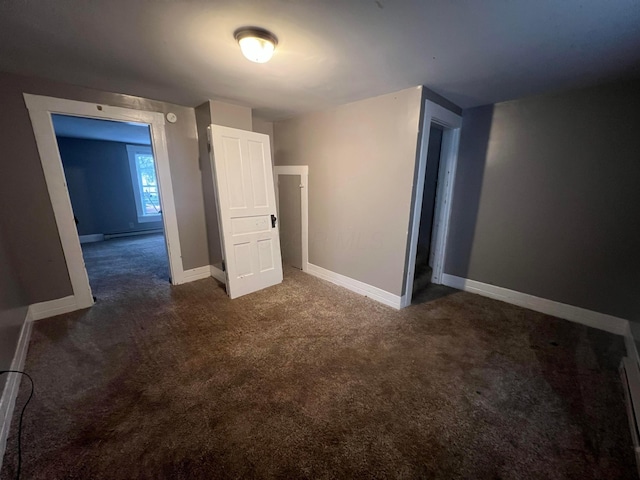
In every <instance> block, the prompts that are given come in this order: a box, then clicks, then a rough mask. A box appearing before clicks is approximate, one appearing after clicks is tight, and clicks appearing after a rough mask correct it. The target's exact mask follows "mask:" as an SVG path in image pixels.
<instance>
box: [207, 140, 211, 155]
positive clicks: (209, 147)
mask: <svg viewBox="0 0 640 480" xmlns="http://www.w3.org/2000/svg"><path fill="white" fill-rule="evenodd" d="M207 152H209V153H211V142H207Z"/></svg>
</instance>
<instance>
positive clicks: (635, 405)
mask: <svg viewBox="0 0 640 480" xmlns="http://www.w3.org/2000/svg"><path fill="white" fill-rule="evenodd" d="M620 377H621V378H622V386H623V390H624V396H625V400H626V404H627V417H628V418H629V428H630V429H631V439H632V440H633V451H634V454H635V457H636V467H637V468H638V475H639V476H640V430H638V419H640V367H639V366H638V362H637V361H636V360H633V359H631V358H629V357H625V358H623V359H622V362H621V363H620Z"/></svg>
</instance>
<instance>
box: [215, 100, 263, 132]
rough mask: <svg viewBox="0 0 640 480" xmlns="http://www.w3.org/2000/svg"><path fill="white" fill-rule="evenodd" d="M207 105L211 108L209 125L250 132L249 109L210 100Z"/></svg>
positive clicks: (250, 118)
mask: <svg viewBox="0 0 640 480" xmlns="http://www.w3.org/2000/svg"><path fill="white" fill-rule="evenodd" d="M209 104H210V107H211V123H213V124H215V125H224V126H225V127H231V128H239V129H240V130H248V131H249V132H251V131H252V129H253V117H252V112H251V109H250V108H249V107H241V106H240V105H233V104H231V103H225V102H219V101H217V100H210V101H209Z"/></svg>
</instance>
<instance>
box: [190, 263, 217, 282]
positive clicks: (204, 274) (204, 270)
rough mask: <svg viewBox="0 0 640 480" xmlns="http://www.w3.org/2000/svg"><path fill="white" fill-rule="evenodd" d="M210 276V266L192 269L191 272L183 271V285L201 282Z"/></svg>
mask: <svg viewBox="0 0 640 480" xmlns="http://www.w3.org/2000/svg"><path fill="white" fill-rule="evenodd" d="M210 276H211V266H210V265H205V266H204V267H197V268H192V269H191V270H185V271H184V277H183V280H184V283H188V282H195V281H196V280H202V279H203V278H209V277H210Z"/></svg>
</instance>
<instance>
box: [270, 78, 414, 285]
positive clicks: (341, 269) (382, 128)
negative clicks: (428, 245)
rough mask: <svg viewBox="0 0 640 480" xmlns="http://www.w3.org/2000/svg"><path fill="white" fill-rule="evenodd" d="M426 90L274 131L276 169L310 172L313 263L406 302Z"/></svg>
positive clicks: (322, 114) (316, 116)
mask: <svg viewBox="0 0 640 480" xmlns="http://www.w3.org/2000/svg"><path fill="white" fill-rule="evenodd" d="M421 98H422V87H415V88H409V89H407V90H402V91H400V92H396V93H392V94H388V95H383V96H380V97H375V98H370V99H367V100H362V101H359V102H355V103H350V104H347V105H342V106H339V107H336V108H332V109H330V110H326V111H323V112H318V113H311V114H307V115H302V116H299V117H295V118H292V119H289V120H285V121H281V122H276V123H275V124H274V136H275V164H276V165H308V166H309V262H310V263H312V264H315V265H317V266H320V267H322V268H326V269H328V270H331V271H333V272H336V273H340V274H342V275H346V276H348V277H351V278H354V279H356V280H360V281H361V282H365V283H368V284H370V285H373V286H375V287H378V288H381V289H383V290H386V291H388V292H390V293H393V294H396V295H401V294H402V284H403V277H404V266H405V258H406V250H407V232H408V226H409V215H410V210H411V196H412V190H413V180H414V170H415V162H416V146H417V141H418V126H419V119H420V112H421V108H420V107H421Z"/></svg>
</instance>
